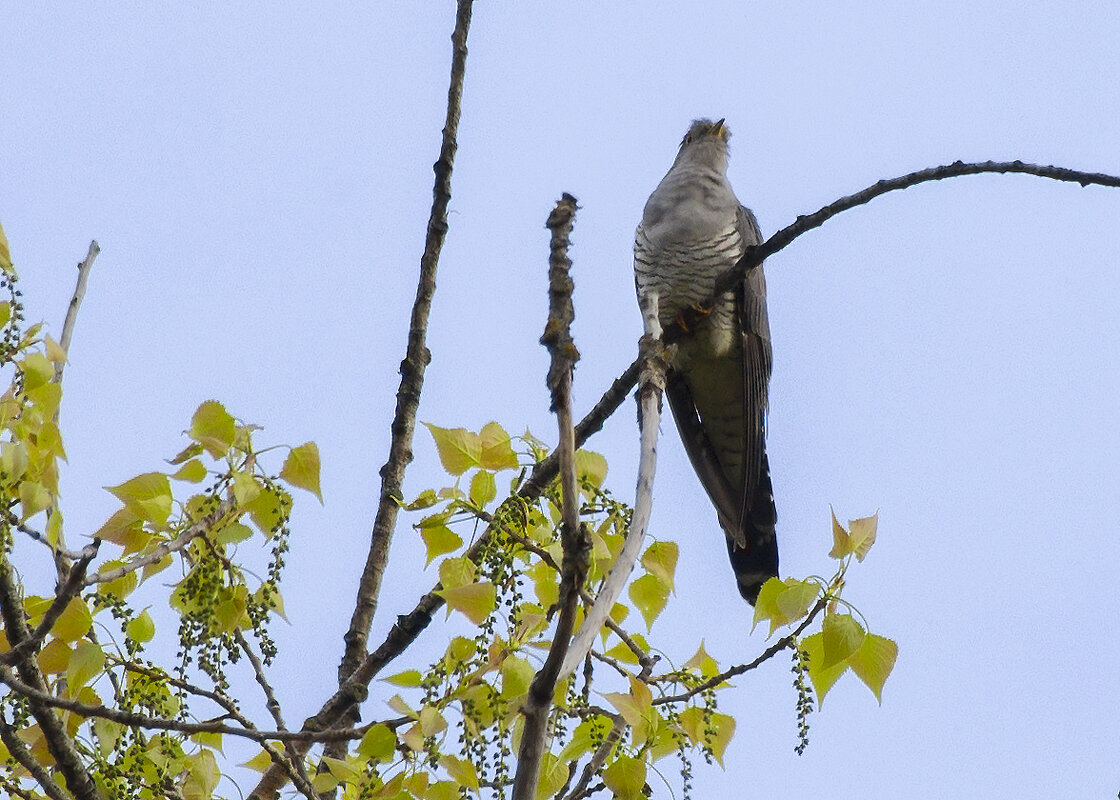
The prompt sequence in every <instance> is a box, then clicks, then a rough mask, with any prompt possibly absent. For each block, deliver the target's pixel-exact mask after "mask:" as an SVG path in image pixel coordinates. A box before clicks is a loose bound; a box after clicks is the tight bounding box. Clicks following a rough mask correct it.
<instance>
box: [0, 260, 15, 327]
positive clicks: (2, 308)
mask: <svg viewBox="0 0 1120 800" xmlns="http://www.w3.org/2000/svg"><path fill="white" fill-rule="evenodd" d="M0 258H2V255H0ZM0 269H3V267H2V266H0ZM11 318H12V304H11V303H9V302H8V301H7V300H5V301H4V302H3V303H0V328H3V327H4V326H5V325H7V324H8V320H10V319H11Z"/></svg>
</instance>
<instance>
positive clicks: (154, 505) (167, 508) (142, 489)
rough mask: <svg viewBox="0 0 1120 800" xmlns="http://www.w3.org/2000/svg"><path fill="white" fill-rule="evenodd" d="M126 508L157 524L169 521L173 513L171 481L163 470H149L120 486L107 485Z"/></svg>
mask: <svg viewBox="0 0 1120 800" xmlns="http://www.w3.org/2000/svg"><path fill="white" fill-rule="evenodd" d="M105 488H107V489H108V490H109V491H110V492H112V493H113V494H114V495H115V496H116V498H117V499H118V500H120V501H121V502H122V503H124V505H125V508H127V509H128V510H129V511H131V512H132V513H133V514H135V515H136V516H138V517H139V518H140V519H143V520H147V521H148V522H151V523H153V524H155V525H157V526H161V527H162V526H163V525H165V524H166V523H167V517H168V516H169V515H170V514H171V483H170V481H168V480H167V476H166V475H164V474H163V473H162V472H147V473H145V474H143V475H137V476H136V477H135V478H133V479H131V480H128V481H125V482H124V483H122V484H121V485H120V486H107V487H105Z"/></svg>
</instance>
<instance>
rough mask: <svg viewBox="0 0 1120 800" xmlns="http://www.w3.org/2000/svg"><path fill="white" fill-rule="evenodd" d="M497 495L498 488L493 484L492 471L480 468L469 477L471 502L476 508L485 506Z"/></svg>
mask: <svg viewBox="0 0 1120 800" xmlns="http://www.w3.org/2000/svg"><path fill="white" fill-rule="evenodd" d="M497 496H498V489H497V487H496V486H495V484H494V473H492V472H487V471H486V470H484V469H480V470H479V471H478V472H476V473H475V474H474V477H472V478H471V490H470V499H471V502H472V503H473V504H474V505H475V506H477V507H478V508H485V507H486V505H487V504H488V503H489V502H490V501H491V500H493V499H494V498H495V497H497Z"/></svg>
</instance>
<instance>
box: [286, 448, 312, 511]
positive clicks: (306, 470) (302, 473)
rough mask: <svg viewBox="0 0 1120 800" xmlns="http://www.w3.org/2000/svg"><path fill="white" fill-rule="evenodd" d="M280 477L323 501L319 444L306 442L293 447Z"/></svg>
mask: <svg viewBox="0 0 1120 800" xmlns="http://www.w3.org/2000/svg"><path fill="white" fill-rule="evenodd" d="M280 477H281V478H283V479H284V480H286V481H287V482H288V483H290V484H291V485H292V486H297V487H299V488H300V489H306V490H307V491H309V492H311V493H312V494H313V495H315V496H316V497H317V498H319V502H320V503H322V502H323V493H322V491H320V489H319V446H318V445H317V444H315V442H305V443H303V444H301V445H300V446H299V447H293V448H292V452H290V453H288V457H287V458H286V459H285V460H284V466H283V468H281V470H280Z"/></svg>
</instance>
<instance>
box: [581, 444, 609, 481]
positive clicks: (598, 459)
mask: <svg viewBox="0 0 1120 800" xmlns="http://www.w3.org/2000/svg"><path fill="white" fill-rule="evenodd" d="M576 477H577V478H578V479H579V481H580V482H581V483H586V484H589V485H591V486H594V487H595V488H596V489H598V488H600V487H602V485H603V481H605V480H606V479H607V459H605V458H603V456H602V455H600V454H599V453H596V452H593V451H591V450H577V451H576Z"/></svg>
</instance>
